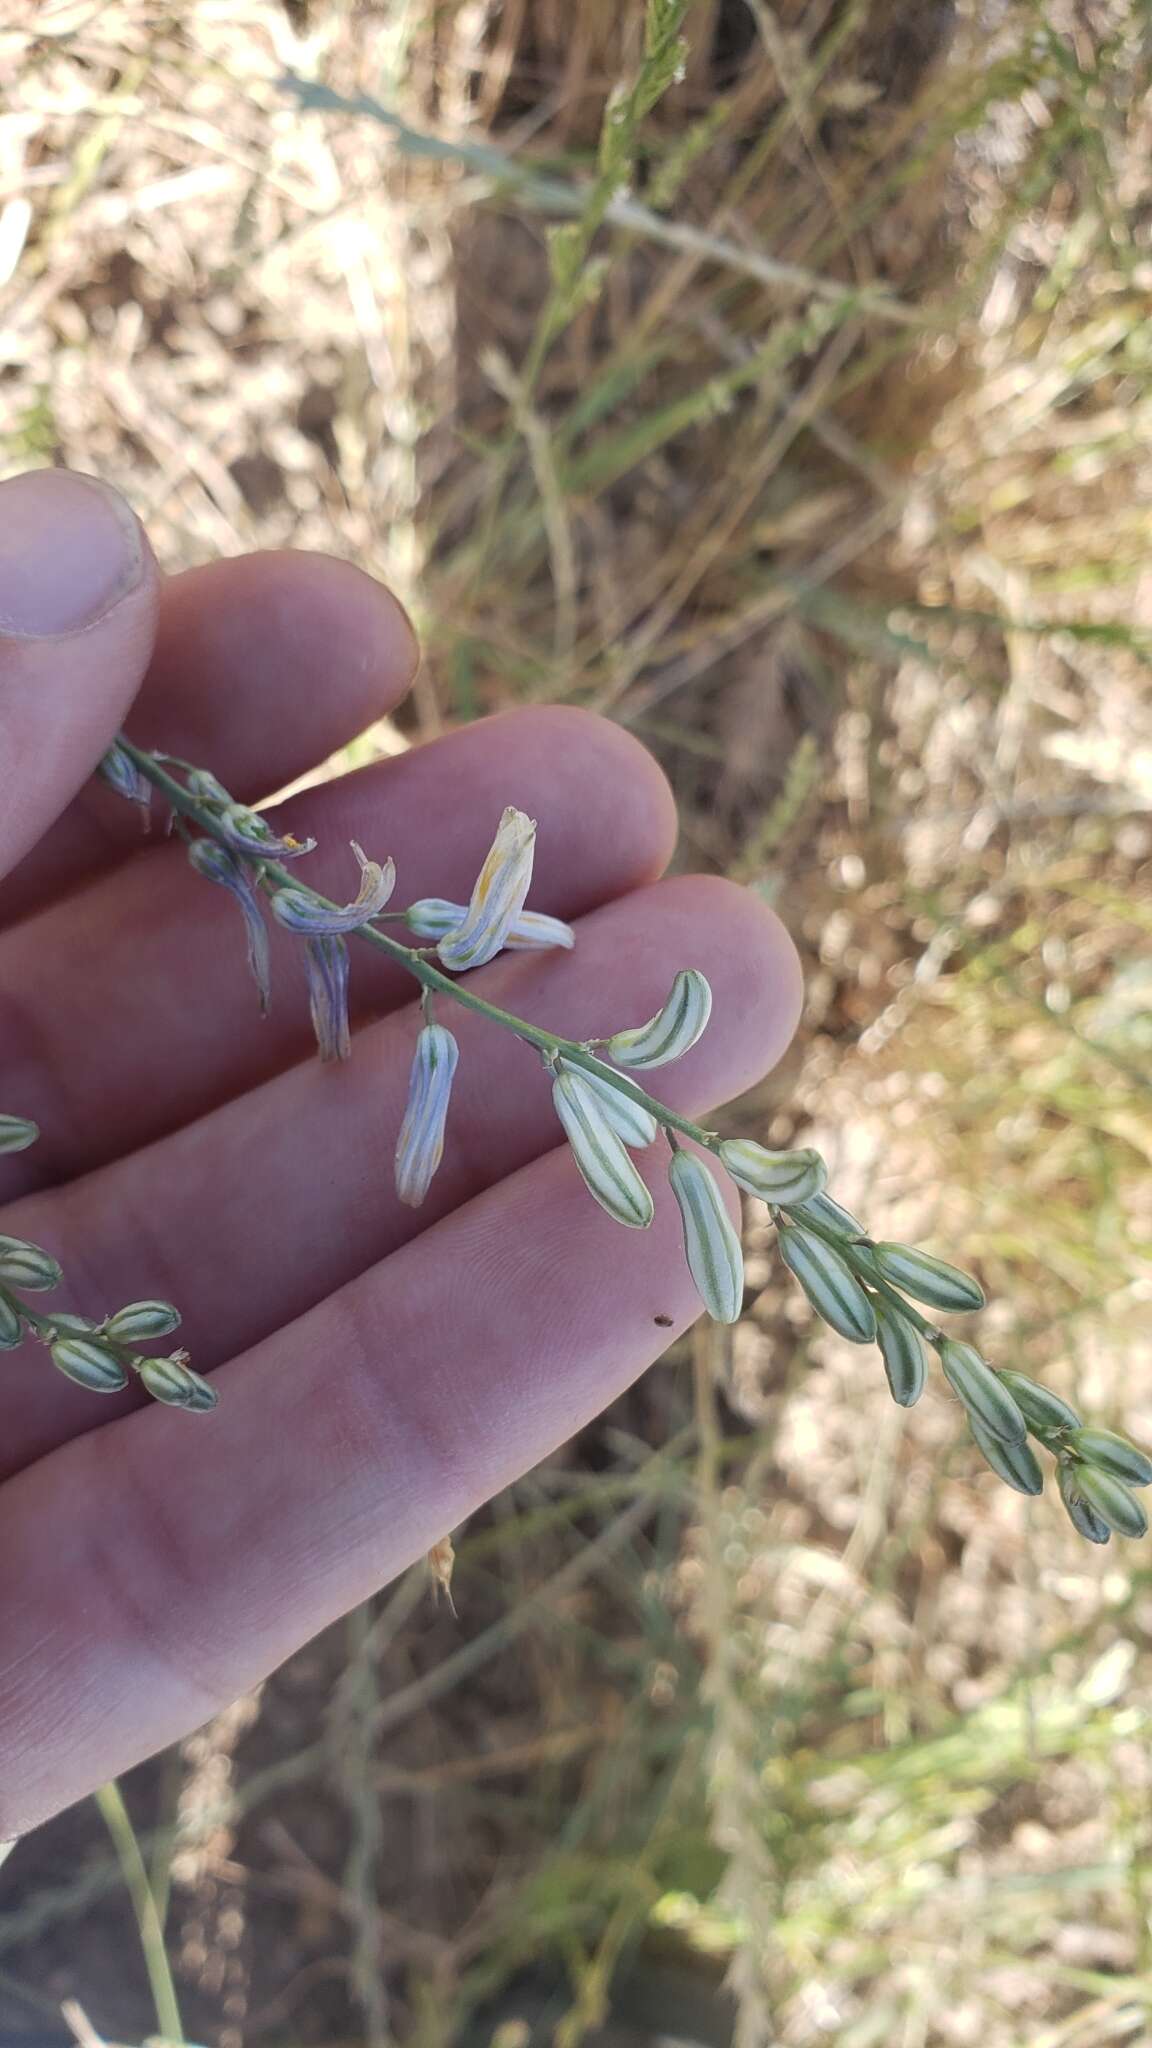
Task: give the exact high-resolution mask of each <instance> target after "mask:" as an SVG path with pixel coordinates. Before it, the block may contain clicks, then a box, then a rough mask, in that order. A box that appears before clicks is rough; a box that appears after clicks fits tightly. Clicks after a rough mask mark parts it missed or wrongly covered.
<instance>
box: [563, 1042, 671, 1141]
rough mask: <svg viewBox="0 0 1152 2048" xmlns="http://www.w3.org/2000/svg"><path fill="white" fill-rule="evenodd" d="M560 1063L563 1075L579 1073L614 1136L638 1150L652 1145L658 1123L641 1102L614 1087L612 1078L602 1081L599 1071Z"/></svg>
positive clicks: (565, 1062)
mask: <svg viewBox="0 0 1152 2048" xmlns="http://www.w3.org/2000/svg"><path fill="white" fill-rule="evenodd" d="M559 1066H560V1072H561V1073H562V1074H579V1076H580V1079H581V1080H582V1081H583V1083H584V1086H585V1087H586V1088H590V1089H591V1090H592V1093H593V1095H594V1096H595V1097H596V1100H597V1102H598V1103H599V1104H600V1107H601V1109H602V1110H603V1112H604V1115H605V1116H606V1117H607V1119H608V1122H609V1123H610V1124H611V1126H612V1129H613V1130H614V1131H615V1133H616V1136H617V1137H618V1138H622V1139H623V1140H624V1143H625V1144H626V1145H630V1146H631V1147H632V1149H633V1151H636V1152H641V1151H643V1149H644V1147H645V1146H646V1145H652V1144H655V1142H656V1132H657V1130H658V1128H659V1126H658V1125H657V1122H656V1119H655V1117H654V1116H653V1115H652V1114H651V1112H650V1111H649V1110H647V1109H645V1107H644V1105H643V1103H641V1102H633V1100H632V1097H631V1096H630V1095H625V1094H624V1092H623V1090H622V1089H620V1088H614V1087H613V1085H612V1083H611V1081H605V1080H604V1079H603V1078H602V1077H601V1076H600V1075H599V1074H590V1073H589V1072H588V1071H587V1068H585V1067H572V1066H569V1064H568V1062H567V1061H566V1060H561V1061H560V1063H559Z"/></svg>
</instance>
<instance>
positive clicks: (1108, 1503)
mask: <svg viewBox="0 0 1152 2048" xmlns="http://www.w3.org/2000/svg"><path fill="white" fill-rule="evenodd" d="M1076 1489H1077V1492H1078V1493H1079V1494H1080V1496H1081V1499H1083V1500H1086V1501H1087V1503H1088V1506H1089V1507H1090V1508H1092V1509H1094V1510H1095V1512H1096V1514H1098V1515H1099V1517H1100V1520H1101V1521H1102V1522H1107V1524H1108V1527H1109V1528H1110V1529H1115V1531H1116V1534H1117V1535H1118V1536H1146V1535H1147V1534H1148V1517H1147V1515H1146V1514H1145V1512H1144V1509H1143V1508H1142V1507H1141V1505H1140V1502H1139V1501H1138V1500H1137V1498H1136V1496H1135V1494H1134V1493H1129V1491H1128V1488H1127V1487H1126V1486H1125V1485H1124V1484H1123V1482H1122V1481H1121V1480H1119V1479H1114V1478H1113V1476H1112V1474H1111V1472H1104V1471H1102V1470H1101V1468H1100V1466H1099V1465H1080V1466H1078V1467H1077V1471H1076Z"/></svg>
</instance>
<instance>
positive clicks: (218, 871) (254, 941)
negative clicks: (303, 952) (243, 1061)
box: [188, 839, 272, 1015]
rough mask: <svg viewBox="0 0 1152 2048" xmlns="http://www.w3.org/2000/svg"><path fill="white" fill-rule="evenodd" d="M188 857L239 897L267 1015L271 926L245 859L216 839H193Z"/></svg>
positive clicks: (211, 879) (254, 973) (252, 969)
mask: <svg viewBox="0 0 1152 2048" xmlns="http://www.w3.org/2000/svg"><path fill="white" fill-rule="evenodd" d="M188 859H189V861H190V863H191V865H192V866H193V867H194V868H195V870H196V873H197V874H198V875H203V877H204V879H205V881H206V882H218V883H219V884H220V886H221V888H222V889H227V890H228V891H229V893H230V894H231V895H233V896H234V897H235V898H236V901H237V903H238V904H239V906H240V912H241V915H242V917H243V919H244V933H245V937H246V938H247V941H248V967H249V971H250V973H251V975H252V979H253V981H254V982H255V983H256V987H257V989H258V991H259V994H260V1010H261V1014H262V1015H267V1011H268V1005H269V1002H270V1001H271V992H272V963H271V956H270V951H269V946H268V927H267V925H266V924H265V922H264V913H263V910H262V909H261V906H260V898H259V896H258V895H257V893H256V890H255V888H254V886H253V883H252V877H251V875H250V874H249V873H248V870H247V868H246V867H245V866H244V863H243V861H241V860H239V859H237V857H236V855H235V854H234V853H229V852H228V850H227V848H226V847H223V846H218V845H217V844H216V841H215V840H214V839H194V840H193V841H192V844H191V846H190V847H189V848H188Z"/></svg>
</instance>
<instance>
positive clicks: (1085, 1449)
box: [1068, 1429, 1152, 1486]
mask: <svg viewBox="0 0 1152 2048" xmlns="http://www.w3.org/2000/svg"><path fill="white" fill-rule="evenodd" d="M1068 1446H1069V1449H1070V1450H1073V1451H1075V1453H1076V1456H1077V1457H1078V1458H1083V1460H1084V1462H1085V1464H1086V1465H1094V1466H1095V1467H1096V1470H1097V1471H1098V1472H1107V1473H1108V1474H1109V1475H1110V1476H1111V1477H1112V1478H1113V1479H1119V1480H1120V1481H1121V1483H1122V1485H1124V1486H1152V1459H1149V1458H1146V1457H1145V1455H1144V1452H1143V1451H1141V1450H1139V1449H1138V1448H1137V1446H1136V1445H1135V1444H1130V1443H1129V1441H1128V1439H1127V1437H1126V1436H1117V1434H1116V1432H1115V1430H1111V1429H1078V1430H1077V1431H1076V1434H1075V1435H1074V1436H1070V1437H1069V1439H1068Z"/></svg>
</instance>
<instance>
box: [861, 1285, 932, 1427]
mask: <svg viewBox="0 0 1152 2048" xmlns="http://www.w3.org/2000/svg"><path fill="white" fill-rule="evenodd" d="M873 1308H874V1311H875V1315H876V1342H877V1344H878V1345H879V1346H880V1356H881V1358H882V1359H883V1360H884V1370H885V1372H886V1373H887V1375H888V1385H889V1388H890V1389H891V1393H892V1399H893V1400H894V1401H896V1402H898V1403H899V1405H900V1407H901V1408H911V1407H914V1405H915V1403H916V1402H917V1401H918V1400H919V1399H920V1396H921V1394H922V1393H923V1392H924V1381H925V1379H926V1378H927V1374H928V1362H927V1360H926V1358H925V1356H924V1346H923V1344H922V1343H921V1342H920V1332H919V1331H918V1330H917V1329H916V1328H915V1326H914V1325H913V1324H912V1323H910V1322H909V1320H908V1318H907V1316H902V1315H901V1313H900V1311H899V1309H896V1308H891V1307H890V1306H889V1304H888V1303H887V1302H886V1301H877V1302H874V1303H873Z"/></svg>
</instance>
